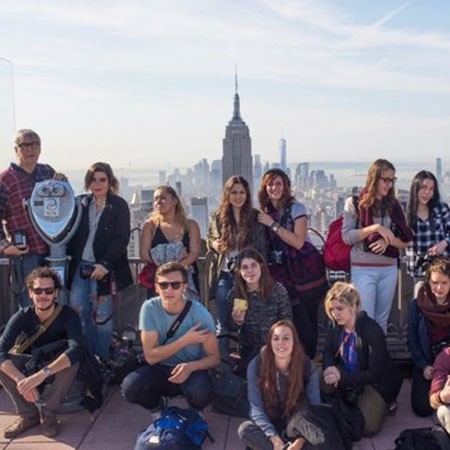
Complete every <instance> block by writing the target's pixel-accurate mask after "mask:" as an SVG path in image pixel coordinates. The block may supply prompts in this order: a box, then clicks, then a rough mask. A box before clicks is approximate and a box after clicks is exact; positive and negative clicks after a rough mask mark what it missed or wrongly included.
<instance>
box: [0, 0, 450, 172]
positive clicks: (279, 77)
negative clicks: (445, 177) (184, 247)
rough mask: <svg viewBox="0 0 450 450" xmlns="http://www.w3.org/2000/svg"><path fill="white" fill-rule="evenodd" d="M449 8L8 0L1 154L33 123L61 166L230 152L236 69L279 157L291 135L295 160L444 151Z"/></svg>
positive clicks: (2, 44)
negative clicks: (226, 148)
mask: <svg viewBox="0 0 450 450" xmlns="http://www.w3.org/2000/svg"><path fill="white" fill-rule="evenodd" d="M449 12H450V4H449V3H448V2H445V1H436V2H424V1H416V2H409V3H404V2H398V1H389V2H388V1H386V0H382V1H379V2H372V1H369V0H365V1H358V2H356V1H353V0H352V1H350V2H345V4H342V2H338V1H336V0H335V1H324V0H318V1H315V2H310V1H300V0H299V1H295V0H278V1H274V0H253V1H250V0H244V1H230V2H220V1H214V0H210V1H207V0H205V1H200V2H198V1H194V0H192V1H191V0H186V1H185V2H176V1H170V0H169V1H164V2H162V1H156V0H155V1H152V2H149V3H142V2H137V1H131V2H127V3H126V4H125V3H122V2H115V1H112V0H104V1H99V2H94V3H93V2H88V1H87V0H84V1H80V2H77V3H76V4H73V3H72V2H68V1H67V0H61V1H60V2H57V3H55V2H52V1H50V0H43V1H42V2H37V3H36V2H31V1H30V0H23V1H21V2H16V3H11V2H6V1H3V0H0V36H1V37H2V38H3V39H0V58H3V59H2V60H1V61H0V96H1V97H0V98H2V102H0V146H1V148H2V152H1V154H0V164H1V166H2V167H6V166H7V164H8V163H9V162H10V161H11V160H13V159H14V152H13V138H12V136H13V133H14V129H15V128H22V127H31V128H33V129H35V130H36V131H37V132H38V133H39V134H40V135H41V137H42V140H43V152H42V160H43V161H46V162H49V163H51V164H52V165H53V166H55V167H62V168H64V167H73V168H86V167H87V166H88V165H89V164H90V163H92V162H93V160H106V161H108V162H110V163H111V164H112V165H113V167H121V168H136V167H159V168H161V169H163V170H169V171H170V170H172V169H173V168H174V167H175V166H190V165H192V164H193V163H194V162H195V161H198V160H200V159H201V158H208V159H209V160H213V159H220V157H221V151H222V145H221V144H222V139H223V135H224V127H225V124H226V123H227V121H228V120H229V115H230V110H229V105H230V98H232V95H233V82H234V80H233V75H234V68H235V65H237V67H238V72H239V91H240V95H241V109H242V111H241V112H242V115H243V117H245V120H246V123H247V124H248V126H249V128H250V130H251V135H252V151H253V154H259V155H261V158H262V160H264V161H267V160H270V161H276V160H278V154H279V145H278V144H279V140H280V138H281V137H283V138H285V139H286V141H287V146H288V147H287V148H288V154H287V158H288V164H291V163H292V162H294V161H312V160H315V161H330V160H334V159H336V155H338V156H339V159H340V160H341V161H346V160H347V161H354V160H359V161H367V163H369V161H371V160H373V159H375V158H377V157H387V158H389V159H393V160H396V161H410V160H417V161H425V160H426V159H427V158H432V159H435V158H436V157H439V156H441V155H445V154H446V153H447V148H446V146H447V142H449V138H450V129H449V127H448V121H449V118H450V102H448V97H449V94H450V71H449V70H448V66H449V61H448V58H446V54H447V53H448V50H449V49H450V31H449V30H450V26H449V21H450V14H449ZM13 88H14V89H13ZM74 155H76V157H75V158H74ZM93 155H94V156H93ZM444 163H445V161H444Z"/></svg>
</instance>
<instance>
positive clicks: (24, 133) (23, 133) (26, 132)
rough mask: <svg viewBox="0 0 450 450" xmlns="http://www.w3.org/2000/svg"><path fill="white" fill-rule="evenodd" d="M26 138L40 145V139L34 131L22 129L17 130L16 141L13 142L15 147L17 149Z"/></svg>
mask: <svg viewBox="0 0 450 450" xmlns="http://www.w3.org/2000/svg"><path fill="white" fill-rule="evenodd" d="M28 136H29V137H30V138H31V139H33V140H34V141H36V142H39V144H40V143H41V138H40V137H39V135H38V134H37V133H36V132H35V131H33V130H30V129H28V128H23V129H22V130H17V132H16V139H15V140H14V143H15V144H16V147H18V146H19V145H20V144H21V143H22V142H23V140H24V139H25V138H26V137H28Z"/></svg>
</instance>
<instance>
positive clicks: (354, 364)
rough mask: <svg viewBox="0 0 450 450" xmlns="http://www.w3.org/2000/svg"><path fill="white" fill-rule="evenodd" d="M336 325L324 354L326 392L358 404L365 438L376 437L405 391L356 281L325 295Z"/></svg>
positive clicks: (326, 308)
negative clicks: (393, 405) (362, 418)
mask: <svg viewBox="0 0 450 450" xmlns="http://www.w3.org/2000/svg"><path fill="white" fill-rule="evenodd" d="M325 312H326V314H327V316H328V317H329V318H330V319H331V321H332V323H333V328H331V329H330V331H329V332H328V336H327V340H326V344H325V348H324V351H323V363H322V366H323V381H324V388H325V389H324V390H325V391H326V392H328V393H330V392H334V393H336V394H337V395H339V396H340V397H341V398H342V399H343V400H344V401H347V402H350V403H353V404H356V405H357V407H358V408H359V410H360V411H361V413H362V415H363V416H364V421H365V426H364V434H365V435H366V436H373V435H374V434H376V433H377V432H378V431H379V430H380V428H381V426H382V424H383V420H384V416H385V413H386V411H387V408H388V406H390V405H392V404H395V403H393V402H395V399H396V398H397V395H398V393H399V390H400V387H401V382H402V381H401V378H400V376H399V373H398V370H397V368H396V366H395V364H394V362H393V361H392V359H391V357H390V356H389V352H388V350H387V345H386V338H385V335H384V333H383V330H382V329H381V327H380V325H379V324H378V323H377V322H376V321H375V320H374V319H372V318H370V317H369V316H368V315H367V314H366V312H365V311H361V301H360V295H359V293H358V291H357V290H356V288H355V286H353V285H352V284H350V283H344V282H340V281H338V282H336V283H335V284H334V285H333V286H332V288H331V289H330V290H329V291H328V293H327V295H326V297H325Z"/></svg>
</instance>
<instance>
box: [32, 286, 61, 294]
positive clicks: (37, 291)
mask: <svg viewBox="0 0 450 450" xmlns="http://www.w3.org/2000/svg"><path fill="white" fill-rule="evenodd" d="M31 291H32V292H33V294H36V295H41V294H42V293H44V292H45V293H46V294H47V295H52V294H54V293H55V291H56V289H55V288H54V287H47V288H32V289H31Z"/></svg>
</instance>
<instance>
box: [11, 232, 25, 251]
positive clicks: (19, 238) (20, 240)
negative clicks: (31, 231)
mask: <svg viewBox="0 0 450 450" xmlns="http://www.w3.org/2000/svg"><path fill="white" fill-rule="evenodd" d="M13 244H14V245H15V246H16V247H18V248H26V246H27V235H26V234H25V231H22V230H16V231H14V233H13Z"/></svg>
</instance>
